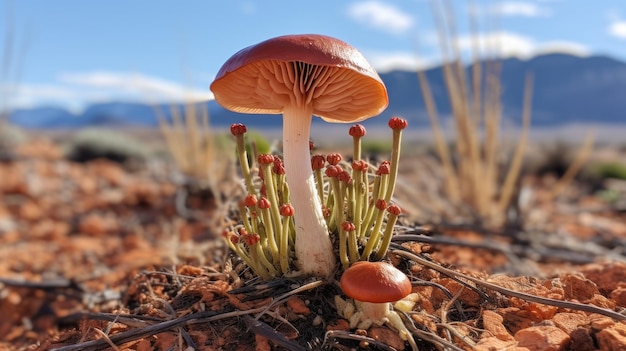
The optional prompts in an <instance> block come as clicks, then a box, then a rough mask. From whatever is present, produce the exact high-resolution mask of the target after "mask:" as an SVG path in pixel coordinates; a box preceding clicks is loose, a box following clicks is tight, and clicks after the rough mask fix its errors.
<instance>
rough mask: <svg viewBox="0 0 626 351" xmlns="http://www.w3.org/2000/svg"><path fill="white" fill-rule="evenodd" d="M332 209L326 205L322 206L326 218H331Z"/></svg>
mask: <svg viewBox="0 0 626 351" xmlns="http://www.w3.org/2000/svg"><path fill="white" fill-rule="evenodd" d="M330 214H331V212H330V209H329V208H328V207H326V206H324V207H322V215H323V216H324V218H330Z"/></svg>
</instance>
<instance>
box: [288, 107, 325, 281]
mask: <svg viewBox="0 0 626 351" xmlns="http://www.w3.org/2000/svg"><path fill="white" fill-rule="evenodd" d="M312 111H313V107H312V106H311V105H310V104H308V105H305V106H304V107H298V106H289V105H287V106H285V109H284V111H283V161H284V163H285V178H286V181H287V186H288V187H289V190H290V193H291V204H292V205H293V207H294V223H295V229H296V242H295V254H296V259H297V263H298V266H299V268H300V270H301V271H302V273H303V274H305V275H313V276H317V277H330V276H331V274H332V272H333V270H334V268H335V256H334V254H333V247H332V243H331V241H330V237H329V235H328V227H327V225H326V221H325V220H324V215H323V213H322V204H321V202H320V198H319V195H318V194H317V189H316V187H315V180H314V177H313V170H312V168H311V153H310V150H309V135H310V131H311V120H312V117H313V114H312Z"/></svg>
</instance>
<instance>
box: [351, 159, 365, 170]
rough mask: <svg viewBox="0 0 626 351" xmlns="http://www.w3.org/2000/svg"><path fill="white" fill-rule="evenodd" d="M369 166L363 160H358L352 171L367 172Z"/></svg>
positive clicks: (354, 163) (353, 164) (353, 163)
mask: <svg viewBox="0 0 626 351" xmlns="http://www.w3.org/2000/svg"><path fill="white" fill-rule="evenodd" d="M367 167H368V164H367V162H365V161H363V160H358V161H354V162H352V169H354V170H355V171H361V172H367Z"/></svg>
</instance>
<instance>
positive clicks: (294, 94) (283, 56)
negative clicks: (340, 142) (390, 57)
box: [211, 34, 389, 122]
mask: <svg viewBox="0 0 626 351" xmlns="http://www.w3.org/2000/svg"><path fill="white" fill-rule="evenodd" d="M211 91H213V93H214V95H215V99H216V101H217V102H218V103H219V104H220V105H222V106H223V107H224V108H226V109H229V110H231V111H235V112H240V113H268V114H280V113H283V109H284V107H285V106H290V105H294V104H298V105H300V106H302V105H304V104H312V106H313V114H314V115H316V116H319V117H321V118H323V119H324V120H326V121H328V122H358V121H361V120H364V119H367V118H369V117H372V116H375V115H378V114H379V113H381V112H382V111H383V110H384V109H385V108H386V107H387V105H388V103H389V100H388V96H387V89H386V88H385V85H384V83H383V81H382V80H381V79H380V76H379V75H378V73H376V71H375V70H374V68H373V67H372V66H371V65H370V64H369V63H368V62H367V60H366V59H365V57H364V56H363V55H362V54H361V53H360V52H359V51H358V50H356V49H355V48H354V47H352V46H350V45H349V44H347V43H345V42H343V41H341V40H339V39H335V38H332V37H328V36H323V35H317V34H301V35H285V36H281V37H276V38H272V39H268V40H266V41H263V42H261V43H258V44H256V45H252V46H249V47H247V48H245V49H243V50H241V51H239V52H237V53H236V54H234V55H233V56H232V57H231V58H229V59H228V61H226V63H224V65H223V66H222V68H221V69H220V70H219V72H218V73H217V76H216V78H215V80H214V81H213V83H212V84H211Z"/></svg>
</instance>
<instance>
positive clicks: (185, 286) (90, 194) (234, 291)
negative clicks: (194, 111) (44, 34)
mask: <svg viewBox="0 0 626 351" xmlns="http://www.w3.org/2000/svg"><path fill="white" fill-rule="evenodd" d="M415 162H418V163H419V160H418V159H417V158H416V160H415ZM415 162H409V161H406V162H403V168H402V169H401V172H402V173H401V178H402V182H401V184H400V186H399V189H398V190H399V194H398V198H399V201H401V202H404V204H405V205H406V208H408V209H409V211H408V212H409V214H408V215H407V216H406V217H405V218H404V221H403V223H402V224H403V226H400V227H398V234H399V235H403V236H404V238H405V239H402V240H400V239H398V240H397V241H396V246H395V247H394V249H395V250H399V251H396V253H395V254H390V255H389V258H390V260H391V261H392V262H393V263H394V264H396V265H397V266H398V267H399V268H400V269H402V270H403V271H405V273H407V274H408V275H409V276H410V277H411V279H412V282H413V293H414V294H413V295H412V296H413V303H414V305H412V306H413V307H411V309H410V311H409V312H408V313H407V314H406V315H405V320H404V321H405V324H406V325H407V326H408V328H409V330H411V332H412V333H413V336H414V338H415V340H416V342H417V345H418V346H419V349H420V350H437V349H443V348H445V347H448V349H450V350H457V349H461V350H472V349H473V350H503V349H506V350H517V351H522V350H624V349H626V323H625V321H626V314H622V312H623V310H624V308H625V307H626V253H624V248H625V247H626V246H625V243H626V211H625V210H624V207H623V203H620V201H619V198H617V199H615V198H612V199H607V198H606V196H605V197H602V196H598V192H597V191H595V190H593V189H591V187H589V186H588V185H587V184H585V183H581V182H574V183H573V184H572V185H571V186H570V187H569V188H568V189H567V191H566V192H565V194H564V195H563V196H562V197H560V198H557V199H556V200H554V201H550V202H544V203H542V202H537V203H533V204H532V206H529V208H526V209H524V211H525V212H524V217H523V218H524V221H525V222H524V223H522V225H521V226H517V227H512V228H508V229H506V230H501V231H496V232H492V231H488V230H486V229H484V228H482V227H480V226H476V225H470V224H469V223H466V222H462V221H460V222H459V221H457V222H452V221H444V220H440V221H438V222H436V223H431V222H428V221H427V220H426V219H425V217H424V216H420V214H423V213H424V211H423V208H424V207H428V204H420V205H419V206H418V205H416V204H411V203H410V201H411V197H410V196H408V195H411V194H412V192H411V191H410V190H411V184H417V183H418V180H415V181H414V180H413V179H412V177H417V176H419V175H417V173H419V172H412V171H411V169H412V167H413V166H414V165H415V164H416V163H415ZM175 174H176V171H175V169H174V168H173V166H171V165H168V164H167V163H164V162H148V163H146V164H143V165H140V166H134V167H130V168H129V167H126V166H122V165H120V164H119V163H115V162H112V161H108V160H102V159H101V160H92V161H88V162H83V163H77V162H72V161H68V160H66V159H64V158H63V156H62V152H61V150H60V149H59V147H58V145H56V144H55V143H53V142H51V141H47V140H45V139H41V140H39V141H37V142H31V143H27V144H23V145H21V146H20V147H18V148H17V149H16V150H15V152H14V153H13V154H12V156H11V157H10V158H7V159H5V160H3V161H2V162H1V163H0V176H1V178H0V350H50V349H57V350H66V351H67V350H100V349H116V350H191V349H197V350H306V349H325V350H353V349H359V348H363V349H371V350H404V349H406V350H410V347H409V345H408V343H405V341H404V340H402V339H401V338H400V337H399V335H398V333H397V332H395V331H393V330H392V329H390V328H389V327H386V326H374V327H371V328H369V329H368V330H356V329H354V328H350V326H349V324H348V321H347V320H346V319H344V318H342V317H341V316H340V314H339V313H338V312H337V309H336V306H335V300H334V297H335V296H336V295H342V293H341V291H340V289H339V287H338V285H337V284H334V283H330V284H323V285H318V284H316V283H314V282H310V281H299V280H287V279H283V280H278V281H272V282H269V283H263V282H257V281H255V280H254V279H253V277H252V276H251V275H250V273H249V272H248V271H247V270H246V269H245V266H243V265H242V264H241V262H239V261H238V260H237V259H236V258H233V257H232V256H230V255H229V252H228V250H227V249H226V248H225V245H223V243H222V239H221V237H220V233H221V227H220V226H221V224H222V223H224V222H226V221H228V220H229V219H235V218H234V215H233V214H232V213H229V212H225V211H221V210H220V208H221V206H220V204H223V203H224V202H228V201H230V200H232V199H231V198H229V197H236V196H238V195H239V193H237V192H236V191H232V190H228V191H224V194H218V196H217V197H216V196H214V195H216V194H213V193H212V192H210V191H206V190H205V191H198V190H197V189H195V188H193V187H189V186H186V185H185V184H184V183H181V182H180V181H177V180H176V179H178V178H177V177H175V176H174V175H175ZM553 181H554V180H553V178H551V177H550V176H545V177H538V176H536V175H532V174H530V175H528V176H527V177H526V178H525V180H524V182H523V184H524V185H525V186H526V189H527V190H528V191H531V192H532V193H533V194H535V195H537V198H540V196H539V195H540V194H541V193H542V192H546V191H549V190H550V187H551V186H552V185H553ZM420 184H421V183H420ZM611 186H612V187H614V189H612V190H611V191H612V193H611V194H613V195H615V194H617V196H624V189H623V188H624V184H623V183H620V182H617V181H615V182H613V183H612V185H611ZM224 187H225V189H232V185H227V184H225V185H224ZM620 194H621V195H620ZM411 196H412V195H411ZM411 210H412V211H411ZM411 214H415V216H412V215H411ZM229 216H230V217H232V218H228V217H229ZM399 238H402V237H399ZM411 255H413V256H411ZM296 289H299V290H296Z"/></svg>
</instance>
